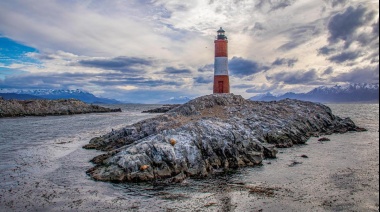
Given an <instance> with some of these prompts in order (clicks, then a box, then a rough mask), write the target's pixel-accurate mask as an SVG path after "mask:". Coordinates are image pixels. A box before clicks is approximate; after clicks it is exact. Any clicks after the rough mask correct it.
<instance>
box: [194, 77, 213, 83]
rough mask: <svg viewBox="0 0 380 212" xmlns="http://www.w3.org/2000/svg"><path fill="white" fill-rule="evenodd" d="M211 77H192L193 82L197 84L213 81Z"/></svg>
mask: <svg viewBox="0 0 380 212" xmlns="http://www.w3.org/2000/svg"><path fill="white" fill-rule="evenodd" d="M213 80H214V79H213V77H211V76H210V77H204V76H199V77H196V78H194V81H195V83H197V84H209V83H212V82H213Z"/></svg>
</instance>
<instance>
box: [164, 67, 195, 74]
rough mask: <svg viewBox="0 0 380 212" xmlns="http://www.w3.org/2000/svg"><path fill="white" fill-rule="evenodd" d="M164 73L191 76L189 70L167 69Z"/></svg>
mask: <svg viewBox="0 0 380 212" xmlns="http://www.w3.org/2000/svg"><path fill="white" fill-rule="evenodd" d="M163 72H164V73H165V74H191V71H190V70H189V69H177V68H173V67H167V68H165V70H164V71H163Z"/></svg>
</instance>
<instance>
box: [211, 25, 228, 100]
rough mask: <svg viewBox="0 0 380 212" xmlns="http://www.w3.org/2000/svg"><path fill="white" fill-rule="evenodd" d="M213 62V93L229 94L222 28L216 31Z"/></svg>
mask: <svg viewBox="0 0 380 212" xmlns="http://www.w3.org/2000/svg"><path fill="white" fill-rule="evenodd" d="M217 32H218V36H217V38H216V40H215V41H214V43H215V62H214V93H230V80H229V77H228V45H227V44H228V40H227V36H226V35H225V31H224V30H223V28H222V27H220V29H219V30H218V31H217Z"/></svg>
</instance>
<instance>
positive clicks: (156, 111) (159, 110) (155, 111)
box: [142, 104, 180, 113]
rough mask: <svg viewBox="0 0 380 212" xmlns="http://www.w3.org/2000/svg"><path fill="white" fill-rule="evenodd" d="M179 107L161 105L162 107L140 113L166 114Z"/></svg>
mask: <svg viewBox="0 0 380 212" xmlns="http://www.w3.org/2000/svg"><path fill="white" fill-rule="evenodd" d="M179 106H180V104H172V105H163V106H162V107H158V108H154V109H151V110H145V111H143V112H142V113H166V112H168V111H170V110H172V109H174V108H176V107H179Z"/></svg>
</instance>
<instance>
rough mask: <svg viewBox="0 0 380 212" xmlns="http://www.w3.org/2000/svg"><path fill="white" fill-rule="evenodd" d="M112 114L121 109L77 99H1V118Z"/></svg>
mask: <svg viewBox="0 0 380 212" xmlns="http://www.w3.org/2000/svg"><path fill="white" fill-rule="evenodd" d="M110 112H121V109H120V108H118V109H110V108H106V107H101V106H98V105H92V104H91V105H90V104H86V103H84V102H82V101H80V100H76V99H59V100H45V99H37V100H4V99H3V98H2V97H0V118H7V117H8V118H9V117H25V116H61V115H75V114H86V113H110Z"/></svg>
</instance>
